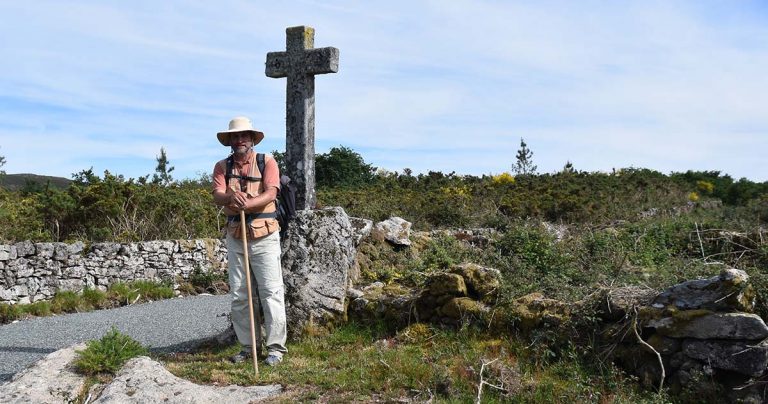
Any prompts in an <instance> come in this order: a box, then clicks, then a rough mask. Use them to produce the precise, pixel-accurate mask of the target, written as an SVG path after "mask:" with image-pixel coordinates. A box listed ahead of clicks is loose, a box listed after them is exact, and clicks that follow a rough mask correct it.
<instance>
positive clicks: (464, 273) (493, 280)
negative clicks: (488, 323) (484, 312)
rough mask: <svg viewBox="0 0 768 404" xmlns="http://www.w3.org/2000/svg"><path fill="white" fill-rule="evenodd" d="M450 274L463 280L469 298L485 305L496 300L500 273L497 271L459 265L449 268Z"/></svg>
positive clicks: (473, 265) (472, 265)
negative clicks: (473, 298) (459, 276)
mask: <svg viewBox="0 0 768 404" xmlns="http://www.w3.org/2000/svg"><path fill="white" fill-rule="evenodd" d="M451 272H452V273H454V274H458V275H461V277H462V278H464V283H465V284H466V285H467V292H468V293H469V295H470V296H472V297H475V298H477V299H478V300H480V301H482V302H485V303H493V302H494V301H495V300H496V297H497V296H498V293H499V288H500V287H501V272H499V270H498V269H494V268H489V267H484V266H480V265H477V264H461V265H457V266H455V267H453V268H451Z"/></svg>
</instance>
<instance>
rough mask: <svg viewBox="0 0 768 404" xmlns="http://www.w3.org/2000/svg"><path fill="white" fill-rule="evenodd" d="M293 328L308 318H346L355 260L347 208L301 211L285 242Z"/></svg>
mask: <svg viewBox="0 0 768 404" xmlns="http://www.w3.org/2000/svg"><path fill="white" fill-rule="evenodd" d="M283 247H284V248H283V255H282V267H283V278H284V280H285V285H286V314H287V316H288V318H289V319H290V320H291V321H290V322H289V323H288V332H289V333H290V334H291V335H293V336H297V335H300V334H301V333H302V331H303V330H304V328H305V326H306V325H307V323H308V322H311V323H314V324H321V325H322V324H324V323H326V322H341V321H343V317H344V305H345V299H346V292H347V279H348V278H347V277H348V273H349V271H350V269H351V268H352V265H353V263H354V260H355V255H356V253H357V250H356V248H355V245H354V231H353V229H352V225H351V224H350V223H349V218H348V216H347V214H346V213H345V212H344V209H342V208H339V207H336V208H326V209H321V210H314V211H310V210H304V211H298V212H297V215H296V218H295V221H294V222H293V223H292V224H291V227H290V228H289V229H288V232H287V234H286V240H284V244H283Z"/></svg>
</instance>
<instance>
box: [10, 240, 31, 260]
mask: <svg viewBox="0 0 768 404" xmlns="http://www.w3.org/2000/svg"><path fill="white" fill-rule="evenodd" d="M14 246H15V247H16V253H17V254H18V256H19V257H28V256H30V255H34V254H35V245H34V244H33V243H32V242H31V241H29V240H25V241H20V242H18V243H16V244H14Z"/></svg>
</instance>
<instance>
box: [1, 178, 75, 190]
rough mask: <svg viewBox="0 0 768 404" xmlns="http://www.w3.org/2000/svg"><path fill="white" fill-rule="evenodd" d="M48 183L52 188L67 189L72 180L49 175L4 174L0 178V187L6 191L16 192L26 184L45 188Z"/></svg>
mask: <svg viewBox="0 0 768 404" xmlns="http://www.w3.org/2000/svg"><path fill="white" fill-rule="evenodd" d="M49 181H50V183H51V186H52V187H54V188H59V189H64V188H66V187H68V186H69V184H70V183H71V182H72V180H69V179H66V178H63V177H52V176H50V175H37V174H6V175H4V176H2V177H0V186H2V187H3V188H5V189H8V190H18V189H22V188H24V186H25V185H27V184H28V183H29V184H38V185H40V186H45V184H47V183H48V182H49Z"/></svg>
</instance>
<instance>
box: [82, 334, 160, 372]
mask: <svg viewBox="0 0 768 404" xmlns="http://www.w3.org/2000/svg"><path fill="white" fill-rule="evenodd" d="M77 353H78V358H77V359H76V360H75V367H76V368H77V370H78V372H80V373H82V374H84V375H88V376H92V375H96V374H99V373H111V374H115V373H117V371H118V370H120V368H121V367H122V366H123V364H125V362H127V361H128V360H129V359H131V358H135V357H137V356H141V355H147V354H148V353H149V350H148V349H147V348H146V347H144V346H142V345H141V344H140V343H139V342H137V341H136V340H134V339H133V338H131V337H130V336H128V335H125V334H122V333H120V332H119V331H118V330H117V328H115V327H114V326H113V327H112V329H111V330H110V331H109V332H107V333H106V334H105V335H104V336H103V337H101V339H99V340H95V341H90V342H88V346H87V347H86V348H85V349H84V350H82V351H77Z"/></svg>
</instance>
